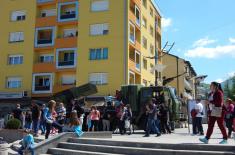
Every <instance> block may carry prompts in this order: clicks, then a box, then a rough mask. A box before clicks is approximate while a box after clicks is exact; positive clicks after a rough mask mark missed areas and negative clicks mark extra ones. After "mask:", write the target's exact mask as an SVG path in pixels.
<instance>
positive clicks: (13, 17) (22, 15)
mask: <svg viewBox="0 0 235 155" xmlns="http://www.w3.org/2000/svg"><path fill="white" fill-rule="evenodd" d="M17 14H18V15H17ZM18 17H20V18H21V19H20V20H18ZM25 19H26V11H24V10H20V11H12V12H11V21H13V22H15V21H24V20H25Z"/></svg>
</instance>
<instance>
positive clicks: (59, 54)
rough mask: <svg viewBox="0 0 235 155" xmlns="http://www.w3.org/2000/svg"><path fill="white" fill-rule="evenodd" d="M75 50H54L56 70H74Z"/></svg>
mask: <svg viewBox="0 0 235 155" xmlns="http://www.w3.org/2000/svg"><path fill="white" fill-rule="evenodd" d="M76 51H77V49H76V48H62V49H57V50H56V67H57V68H74V67H76V60H77V52H76Z"/></svg>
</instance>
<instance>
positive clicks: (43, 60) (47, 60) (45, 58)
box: [39, 55, 54, 63]
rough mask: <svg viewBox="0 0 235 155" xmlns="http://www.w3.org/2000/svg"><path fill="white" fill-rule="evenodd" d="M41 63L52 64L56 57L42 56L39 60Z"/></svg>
mask: <svg viewBox="0 0 235 155" xmlns="http://www.w3.org/2000/svg"><path fill="white" fill-rule="evenodd" d="M39 59H40V60H39V62H40V63H50V62H53V61H54V56H53V55H41V56H40V58H39Z"/></svg>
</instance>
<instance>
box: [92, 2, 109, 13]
mask: <svg viewBox="0 0 235 155" xmlns="http://www.w3.org/2000/svg"><path fill="white" fill-rule="evenodd" d="M108 9H109V0H92V2H91V11H93V12H97V11H107V10H108Z"/></svg>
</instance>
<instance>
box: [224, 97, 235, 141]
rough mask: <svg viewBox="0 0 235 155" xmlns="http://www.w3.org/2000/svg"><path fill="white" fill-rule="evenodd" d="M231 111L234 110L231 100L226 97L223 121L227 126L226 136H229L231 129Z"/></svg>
mask: <svg viewBox="0 0 235 155" xmlns="http://www.w3.org/2000/svg"><path fill="white" fill-rule="evenodd" d="M233 112H234V105H233V102H232V100H231V99H227V100H226V115H225V122H226V127H227V128H228V138H231V135H232V131H233Z"/></svg>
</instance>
